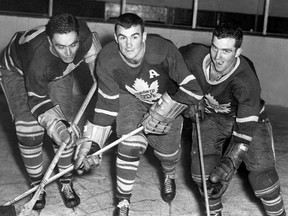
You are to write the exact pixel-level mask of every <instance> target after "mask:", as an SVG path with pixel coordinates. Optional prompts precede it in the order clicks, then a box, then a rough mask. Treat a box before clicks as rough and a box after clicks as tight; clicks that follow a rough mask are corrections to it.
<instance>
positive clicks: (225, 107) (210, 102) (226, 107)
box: [205, 94, 231, 113]
mask: <svg viewBox="0 0 288 216" xmlns="http://www.w3.org/2000/svg"><path fill="white" fill-rule="evenodd" d="M205 102H206V104H207V108H209V109H213V110H214V111H215V112H216V113H218V112H219V113H229V112H230V111H231V108H230V104H231V103H230V102H229V103H227V104H219V102H218V101H217V100H216V99H215V98H214V97H213V96H212V95H210V94H206V95H205Z"/></svg>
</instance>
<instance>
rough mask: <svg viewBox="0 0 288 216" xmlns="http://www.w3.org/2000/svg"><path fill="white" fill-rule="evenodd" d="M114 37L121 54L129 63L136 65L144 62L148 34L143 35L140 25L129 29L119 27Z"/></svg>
mask: <svg viewBox="0 0 288 216" xmlns="http://www.w3.org/2000/svg"><path fill="white" fill-rule="evenodd" d="M114 37H115V41H116V43H117V44H118V47H119V50H120V53H121V54H122V55H123V57H124V58H125V59H126V60H127V61H128V62H130V63H133V64H135V63H138V62H140V61H141V60H142V58H143V56H144V50H145V41H146V37H147V33H146V32H143V33H142V31H141V26H140V25H133V26H131V27H130V28H129V29H125V28H123V27H122V26H120V25H119V26H117V31H116V32H115V34H114Z"/></svg>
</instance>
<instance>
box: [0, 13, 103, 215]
mask: <svg viewBox="0 0 288 216" xmlns="http://www.w3.org/2000/svg"><path fill="white" fill-rule="evenodd" d="M96 36H97V35H96V33H92V32H91V31H90V29H89V28H88V26H87V24H86V22H84V21H82V20H78V19H77V18H75V17H74V16H72V15H71V14H66V13H64V14H59V15H55V16H53V17H51V18H50V20H49V22H48V23H47V25H46V26H45V25H44V26H40V27H36V28H34V29H32V30H29V31H23V32H17V33H15V35H14V36H13V37H12V39H11V41H10V43H9V44H8V46H7V47H6V48H5V50H4V52H3V54H2V56H1V68H0V72H1V73H0V74H1V78H2V79H1V86H2V89H3V91H4V93H5V96H6V99H7V102H8V105H9V109H10V112H11V115H12V119H13V121H14V123H15V127H16V134H17V138H18V145H19V149H20V152H21V156H22V159H23V162H24V165H25V167H26V170H27V173H28V175H29V180H30V182H31V187H34V186H35V185H37V184H39V183H40V181H41V180H42V177H43V171H42V169H43V167H42V166H43V158H42V154H43V151H42V145H43V137H44V130H46V132H47V134H48V135H49V136H50V137H51V138H52V139H53V140H54V142H55V143H54V146H53V147H54V148H55V151H56V150H57V149H58V147H59V145H61V143H62V142H65V143H67V147H66V149H65V150H64V152H63V153H62V155H61V157H60V159H59V162H58V168H59V171H62V170H64V169H66V168H68V167H69V166H71V165H72V163H73V153H74V148H70V147H71V146H72V144H73V142H74V140H75V139H76V138H77V137H78V136H79V132H80V131H79V132H77V131H78V130H79V128H77V126H76V125H73V126H71V127H70V126H69V121H71V120H72V107H73V106H72V103H73V100H71V99H72V97H73V96H72V86H73V77H72V74H71V72H72V71H73V70H74V69H75V68H76V67H77V66H79V64H80V63H82V62H84V63H87V64H88V66H89V69H90V71H91V73H93V72H94V67H95V59H96V56H97V54H98V52H99V50H100V49H101V45H100V43H99V40H98V39H97V37H96ZM60 183H61V184H60V185H61V194H62V197H63V200H64V203H65V205H66V206H67V207H68V208H73V207H76V206H77V205H79V203H80V198H79V197H78V195H77V193H76V192H75V191H74V189H73V185H72V173H68V174H66V175H65V176H63V177H62V178H61V179H60ZM45 196H46V192H45V191H44V192H43V193H42V194H41V195H40V198H39V200H38V201H37V202H36V204H35V205H34V210H41V209H43V208H44V207H45V203H46V201H45Z"/></svg>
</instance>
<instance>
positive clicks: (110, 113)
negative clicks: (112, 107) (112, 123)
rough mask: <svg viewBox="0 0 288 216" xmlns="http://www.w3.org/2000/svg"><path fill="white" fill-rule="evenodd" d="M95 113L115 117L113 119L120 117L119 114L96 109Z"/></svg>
mask: <svg viewBox="0 0 288 216" xmlns="http://www.w3.org/2000/svg"><path fill="white" fill-rule="evenodd" d="M94 111H95V112H96V113H102V114H106V115H109V116H113V117H116V116H117V115H118V112H111V111H108V110H103V109H97V108H95V109H94Z"/></svg>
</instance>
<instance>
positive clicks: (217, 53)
mask: <svg viewBox="0 0 288 216" xmlns="http://www.w3.org/2000/svg"><path fill="white" fill-rule="evenodd" d="M220 56H221V52H220V50H218V51H217V52H216V55H215V59H219V58H220Z"/></svg>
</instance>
